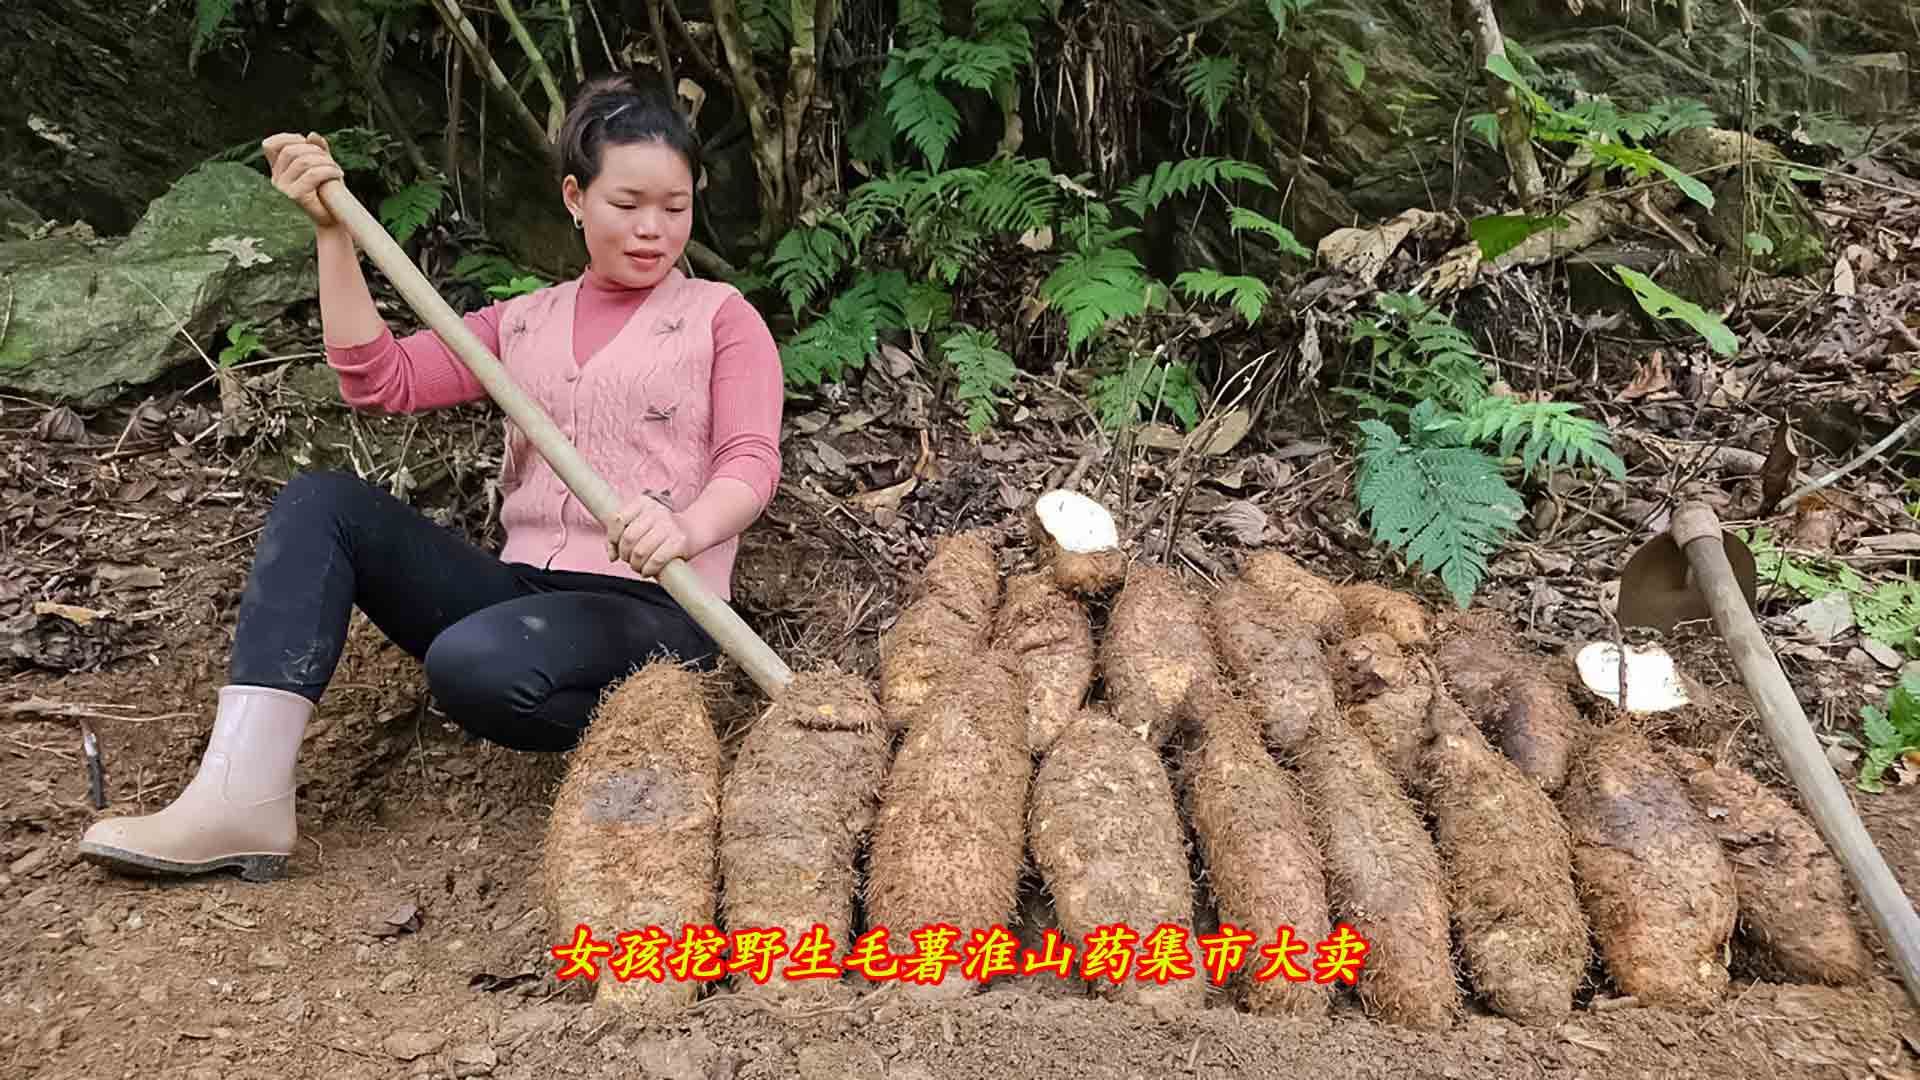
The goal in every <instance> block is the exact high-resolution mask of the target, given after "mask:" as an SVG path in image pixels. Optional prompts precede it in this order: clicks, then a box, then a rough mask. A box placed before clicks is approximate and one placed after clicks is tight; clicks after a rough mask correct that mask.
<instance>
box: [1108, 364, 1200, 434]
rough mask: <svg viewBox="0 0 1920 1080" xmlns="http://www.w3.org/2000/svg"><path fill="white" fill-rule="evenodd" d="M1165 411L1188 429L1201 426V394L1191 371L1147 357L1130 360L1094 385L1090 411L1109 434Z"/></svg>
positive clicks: (1183, 366)
mask: <svg viewBox="0 0 1920 1080" xmlns="http://www.w3.org/2000/svg"><path fill="white" fill-rule="evenodd" d="M1161 409H1165V410H1167V411H1168V412H1171V413H1172V414H1173V415H1174V416H1175V417H1178V418H1179V420H1180V422H1181V423H1182V424H1183V425H1185V426H1186V427H1187V428H1188V429H1192V427H1193V425H1195V424H1197V423H1199V422H1200V391H1199V386H1198V385H1197V384H1196V383H1195V382H1194V380H1193V371H1192V369H1190V368H1189V367H1188V366H1187V365H1186V364H1184V363H1180V362H1178V361H1166V362H1162V361H1160V360H1159V359H1157V358H1156V357H1154V356H1152V355H1148V354H1143V355H1136V356H1130V357H1128V358H1127V360H1126V362H1125V363H1124V364H1122V365H1121V366H1120V367H1119V368H1118V369H1116V370H1113V371H1109V372H1107V373H1106V374H1104V375H1102V376H1100V377H1099V378H1097V379H1095V380H1094V381H1093V411H1094V415H1095V416H1096V417H1098V418H1099V420H1100V424H1101V426H1103V427H1105V428H1108V429H1109V430H1112V429H1118V428H1123V427H1127V426H1129V425H1132V424H1135V423H1138V422H1139V421H1140V418H1141V417H1142V416H1143V415H1149V416H1150V415H1152V414H1154V413H1155V412H1157V411H1159V410H1161Z"/></svg>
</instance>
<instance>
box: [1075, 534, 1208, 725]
mask: <svg viewBox="0 0 1920 1080" xmlns="http://www.w3.org/2000/svg"><path fill="white" fill-rule="evenodd" d="M1206 619H1207V608H1206V604H1205V602H1203V601H1202V600H1201V599H1200V598H1199V597H1198V596H1197V595H1195V593H1194V592H1193V591H1192V590H1191V589H1189V588H1188V587H1187V586H1186V585H1184V584H1183V583H1182V582H1181V581H1180V579H1179V577H1178V576H1176V575H1175V574H1174V572H1173V571H1171V570H1167V569H1165V568H1163V567H1158V566H1144V565H1136V566H1134V567H1133V568H1132V569H1131V570H1130V571H1128V573H1127V583H1126V585H1124V586H1122V587H1121V589H1120V595H1119V597H1117V598H1116V599H1115V600H1114V602H1113V610H1112V612H1111V613H1110V614H1109V615H1108V617H1107V630H1106V634H1105V635H1104V637H1103V639H1102V641H1101V643H1100V666H1101V670H1102V671H1103V672H1104V673H1105V675H1106V686H1107V699H1108V701H1110V702H1111V703H1112V705H1113V712H1114V717H1115V719H1117V720H1119V721H1120V726H1121V727H1124V728H1126V729H1127V731H1129V732H1130V733H1132V734H1133V735H1134V736H1135V737H1137V738H1142V739H1146V740H1147V741H1148V742H1149V743H1151V744H1152V745H1154V746H1156V747H1158V746H1161V745H1163V744H1164V743H1165V742H1166V741H1167V737H1168V736H1169V735H1171V734H1172V733H1173V728H1174V723H1175V720H1176V710H1178V709H1179V708H1180V705H1181V703H1182V702H1183V701H1185V700H1186V697H1187V693H1188V691H1189V690H1191V689H1192V688H1193V686H1194V685H1195V684H1196V683H1197V682H1198V681H1200V680H1201V679H1202V678H1203V677H1205V676H1211V675H1212V674H1213V673H1214V671H1215V667H1216V662H1215V660H1214V653H1213V642H1212V641H1211V640H1209V638H1208V636H1207V623H1206Z"/></svg>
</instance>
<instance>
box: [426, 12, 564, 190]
mask: <svg viewBox="0 0 1920 1080" xmlns="http://www.w3.org/2000/svg"><path fill="white" fill-rule="evenodd" d="M430 2H431V3H432V4H433V10H434V11H436V12H438V13H439V15H440V22H441V24H442V25H444V26H445V27H446V28H447V32H448V33H450V34H452V35H453V39H454V40H455V41H457V42H459V43H460V47H461V48H463V49H465V50H466V51H467V59H469V60H472V61H473V66H474V68H475V69H477V70H478V71H479V72H480V73H481V74H482V75H484V76H486V80H487V85H488V86H489V87H491V88H492V89H493V91H494V93H496V94H498V95H500V97H502V98H504V99H505V100H506V102H507V106H508V111H509V112H511V113H513V116H514V119H515V120H518V121H519V122H520V127H521V130H522V131H524V132H525V133H526V135H527V137H528V138H529V139H531V140H532V145H534V146H537V147H540V148H541V149H542V150H545V149H547V148H549V147H551V146H552V145H553V140H552V139H550V138H548V137H547V133H546V130H545V129H544V128H542V127H541V126H540V121H539V120H538V119H536V118H535V117H534V115H533V110H531V109H529V108H527V103H526V101H525V99H523V98H521V96H520V95H519V94H518V93H516V92H515V91H514V89H513V84H512V83H510V82H508V81H507V75H506V72H504V71H501V70H500V65H499V64H496V63H494V61H493V53H491V52H489V51H488V49H487V46H486V44H485V43H484V42H482V41H481V40H480V31H478V30H476V29H474V27H473V23H471V22H469V21H468V20H467V16H466V14H465V13H464V12H462V11H461V10H460V7H459V5H458V3H457V2H456V0H430ZM485 146H486V143H485V140H484V139H483V140H482V142H481V147H482V151H481V152H482V153H484V152H485Z"/></svg>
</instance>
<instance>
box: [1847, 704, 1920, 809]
mask: <svg viewBox="0 0 1920 1080" xmlns="http://www.w3.org/2000/svg"><path fill="white" fill-rule="evenodd" d="M1860 719H1861V721H1862V723H1861V734H1863V735H1865V736H1866V740H1867V756H1866V760H1864V761H1862V762H1861V763H1860V775H1859V776H1858V777H1856V778H1855V779H1854V782H1853V786H1855V787H1857V788H1859V789H1860V790H1861V791H1872V792H1880V791H1885V790H1886V785H1885V784H1884V783H1882V782H1881V778H1882V777H1883V776H1885V775H1886V772H1887V769H1888V767H1889V766H1891V765H1892V764H1893V763H1894V762H1896V761H1898V760H1900V759H1901V758H1902V757H1905V756H1906V755H1908V754H1911V753H1914V752H1915V751H1920V675H1908V676H1907V677H1906V678H1904V679H1901V680H1900V682H1899V683H1898V684H1897V685H1895V686H1894V688H1893V689H1892V690H1891V691H1889V692H1888V694H1887V705H1886V708H1884V709H1882V708H1877V707H1875V706H1872V705H1865V706H1862V707H1861V709H1860Z"/></svg>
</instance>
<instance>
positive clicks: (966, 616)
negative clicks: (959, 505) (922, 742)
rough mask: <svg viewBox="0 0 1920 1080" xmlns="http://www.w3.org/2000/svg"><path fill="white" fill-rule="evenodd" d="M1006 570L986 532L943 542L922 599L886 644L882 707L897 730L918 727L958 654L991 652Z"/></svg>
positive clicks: (930, 562)
mask: <svg viewBox="0 0 1920 1080" xmlns="http://www.w3.org/2000/svg"><path fill="white" fill-rule="evenodd" d="M999 600H1000V569H999V566H998V564H997V563H996V561H995V556H994V544H993V540H992V537H991V535H990V534H989V533H987V532H986V531H985V530H974V531H971V532H966V533H961V534H959V535H957V536H947V537H942V538H940V539H939V540H937V541H935V542H934V552H933V557H932V558H931V559H929V560H928V561H927V567H926V572H925V574H924V576H923V577H922V579H921V583H920V588H919V590H918V592H917V594H916V595H915V596H914V597H913V599H912V600H910V601H909V602H908V603H907V605H906V607H905V608H904V609H903V610H902V611H901V612H900V618H899V620H898V621H896V622H895V623H894V624H893V626H892V627H891V628H889V629H888V630H887V632H886V633H885V634H884V635H882V636H881V639H880V705H881V707H882V708H883V709H884V710H885V712H886V718H887V723H888V725H889V726H890V727H891V728H893V729H894V730H899V729H901V728H904V727H908V726H910V725H911V724H912V723H913V718H914V713H915V710H917V709H918V708H919V707H920V705H921V704H922V703H923V702H925V701H926V699H927V693H928V689H927V688H928V686H929V685H930V684H931V683H932V682H933V680H934V679H935V677H936V676H937V674H938V672H939V669H940V668H941V667H942V666H944V664H945V663H946V662H947V661H948V660H949V659H950V658H951V657H952V656H953V655H955V654H961V655H965V654H970V653H974V652H978V651H980V650H982V649H985V648H986V647H987V642H988V639H989V637H990V636H991V634H992V631H993V612H994V608H995V606H996V605H997V604H998V603H999Z"/></svg>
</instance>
